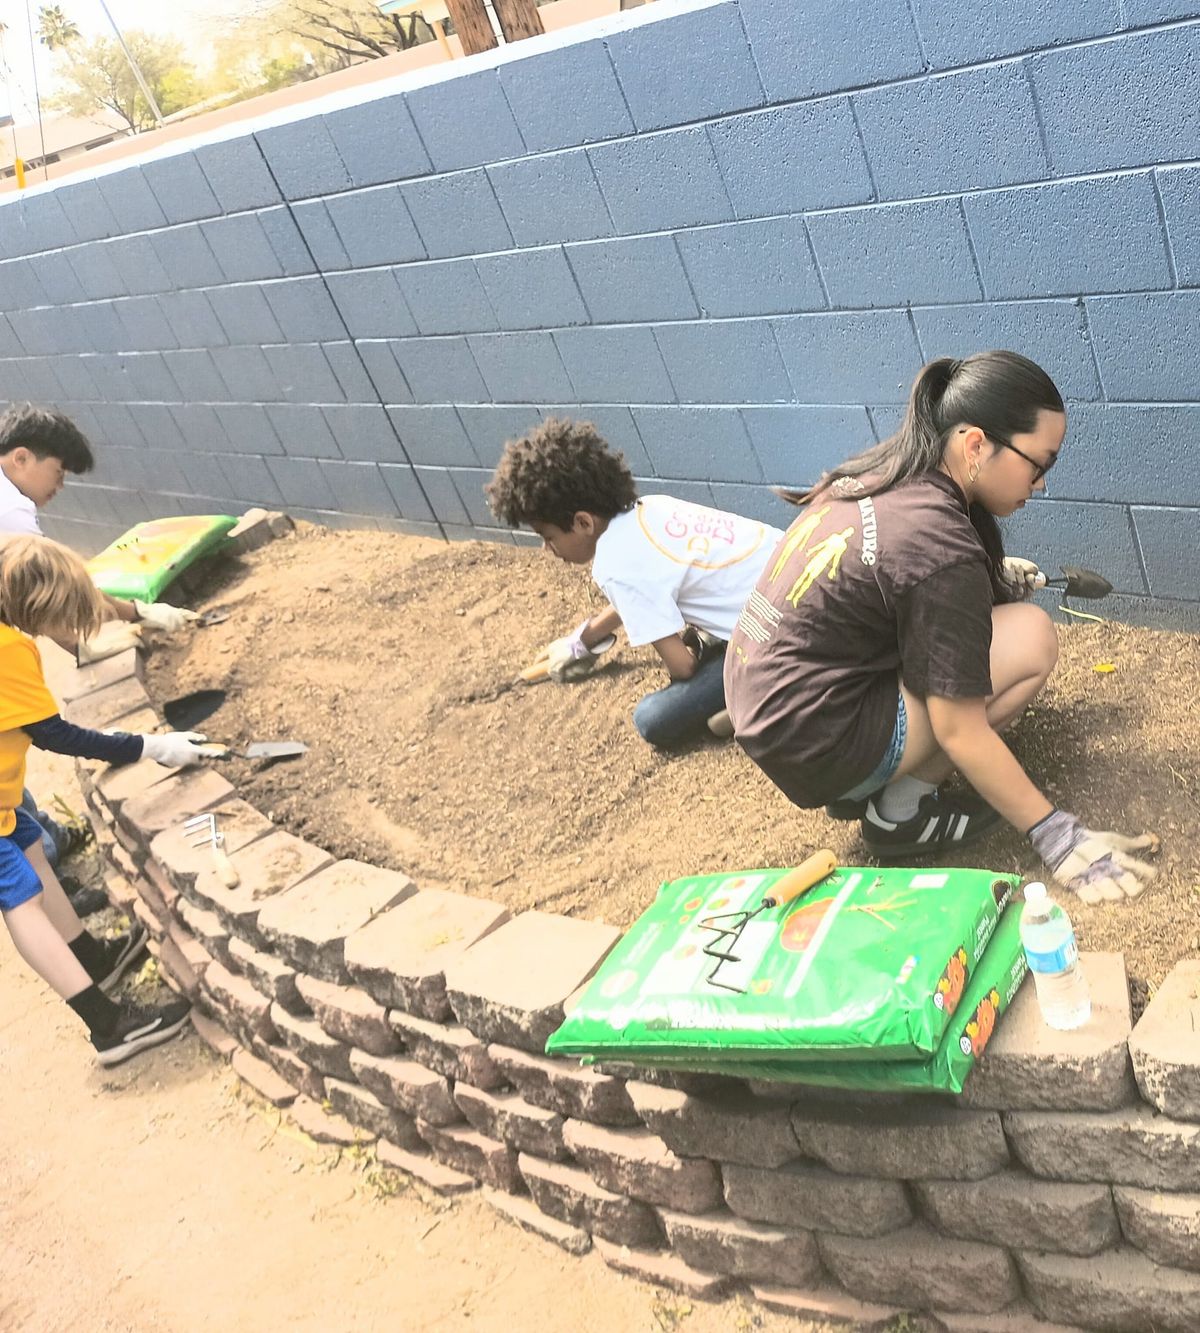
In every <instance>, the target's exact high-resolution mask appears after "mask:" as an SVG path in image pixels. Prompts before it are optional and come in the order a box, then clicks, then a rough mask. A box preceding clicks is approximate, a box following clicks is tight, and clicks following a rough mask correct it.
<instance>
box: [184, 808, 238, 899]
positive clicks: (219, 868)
mask: <svg viewBox="0 0 1200 1333" xmlns="http://www.w3.org/2000/svg"><path fill="white" fill-rule="evenodd" d="M183 827H184V832H185V836H186V837H187V840H188V841H189V842H190V843H191V845H192V846H193V847H203V846H204V844H205V843H208V845H209V846H210V847H211V848H212V857H213V869H214V870H215V871H216V873H217V878H218V879H219V880H220V881H221V883H222V884H224V885H225V887H226V888H227V889H236V888H237V886H238V885H239V884H240V883H241V882H242V877H241V875H240V874H238V868H237V866H235V865H234V864H233V862H232V861H231V860H230V859H229V853H228V852H227V851H226V850H225V835H224V834H223V833H221V832H219V831H218V830H217V817H216V815H214V814H212V813H209V814H204V815H193V816H192V817H191V818H190V819H185V820H184V821H183Z"/></svg>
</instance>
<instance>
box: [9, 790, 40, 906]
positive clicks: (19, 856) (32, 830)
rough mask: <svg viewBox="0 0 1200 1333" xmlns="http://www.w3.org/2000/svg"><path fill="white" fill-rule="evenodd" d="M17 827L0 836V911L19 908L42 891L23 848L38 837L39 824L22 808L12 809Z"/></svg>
mask: <svg viewBox="0 0 1200 1333" xmlns="http://www.w3.org/2000/svg"><path fill="white" fill-rule="evenodd" d="M14 813H15V814H16V816H17V826H16V828H14V829H13V831H12V832H11V833H6V834H4V835H2V836H0V911H2V912H8V911H11V910H12V909H13V908H14V907H20V906H21V904H22V903H25V902H28V901H29V899H30V898H33V897H35V896H36V895H37V894H39V893H41V891H42V881H41V880H40V879H39V878H38V873H37V871H36V870H34V868H33V866H31V865H30V864H29V858H28V857H27V856H26V855H25V849H26V847H32V846H33V844H34V843H35V842H41V840H42V828H41V825H40V824H39V823H38V822H37V820H36V819H34V818H33V817H32V816H31V815H28V814H26V813H25V811H24V810H17V811H15V812H14Z"/></svg>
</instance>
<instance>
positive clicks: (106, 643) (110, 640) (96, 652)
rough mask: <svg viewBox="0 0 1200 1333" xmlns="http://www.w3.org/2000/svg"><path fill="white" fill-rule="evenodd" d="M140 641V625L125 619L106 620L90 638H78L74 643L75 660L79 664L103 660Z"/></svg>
mask: <svg viewBox="0 0 1200 1333" xmlns="http://www.w3.org/2000/svg"><path fill="white" fill-rule="evenodd" d="M141 641H142V627H141V626H140V625H131V624H130V623H129V621H127V620H106V621H105V622H104V624H103V625H101V626H100V629H99V630H98V631H97V632H96V633H95V634H93V635H92V637H91V638H90V639H86V640H84V639H80V641H79V642H78V643H77V644H76V645H75V660H76V662H78V663H79V665H80V666H87V665H88V663H89V662H103V661H104V659H105V658H106V657H115V656H116V655H117V654H118V653H123V652H125V651H126V649H129V648H136V647H138V645H139V644H140V643H141Z"/></svg>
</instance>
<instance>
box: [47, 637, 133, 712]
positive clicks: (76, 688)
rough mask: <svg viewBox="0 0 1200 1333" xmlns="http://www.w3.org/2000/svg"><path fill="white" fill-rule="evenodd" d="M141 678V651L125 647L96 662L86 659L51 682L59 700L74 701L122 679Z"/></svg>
mask: <svg viewBox="0 0 1200 1333" xmlns="http://www.w3.org/2000/svg"><path fill="white" fill-rule="evenodd" d="M144 678H145V669H144V667H143V666H142V655H141V653H139V652H138V650H137V649H136V648H126V649H125V651H124V652H122V653H114V654H113V655H112V657H105V658H103V659H102V660H101V661H99V662H89V663H88V664H87V665H86V666H77V667H75V668H74V670H72V671H67V672H64V673H63V675H62V676H61V677H60V679H59V680H57V681H56V682H55V693H56V694H57V695H58V697H59V699H61V700H62V702H63V703H65V704H69V703H74V701H75V700H76V699H82V698H83V697H84V695H86V694H94V693H95V692H96V691H97V690H102V689H105V688H106V687H107V686H109V685H117V684H120V683H121V682H122V681H126V680H136V681H138V682H139V683H140V682H141V681H142V680H144Z"/></svg>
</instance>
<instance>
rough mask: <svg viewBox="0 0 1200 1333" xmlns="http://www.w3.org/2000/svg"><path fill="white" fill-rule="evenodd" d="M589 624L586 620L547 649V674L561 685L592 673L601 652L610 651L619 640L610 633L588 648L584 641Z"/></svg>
mask: <svg viewBox="0 0 1200 1333" xmlns="http://www.w3.org/2000/svg"><path fill="white" fill-rule="evenodd" d="M589 624H591V621H590V620H585V621H584V622H583V623H582V624H581V625H577V626H576V627H575V629H574V630H572V631H571V633H570V634H568V635H567V636H566V637H565V638H562V639H555V640H554V642H553V643H551V644H550V645H549V646H548V647H547V648H546V650H545V661H546V667H547V675H549V677H550V679H551V680H553V681H557V682H558V684H559V685H564V684H566V683H567V682H569V681H573V680H582V678H583V677H584V676H587V675H590V674H591V673H592V672H593V671H594V670H595V669H596V663H597V662H598V661H599V659H600V654H601V653H606V652H608V650H609V649H610V648H611V647H612V646H613V644H614V643H616V641H617V638H616V635H615V634H610V635H609V636H608V638H606V639H601V640H600V642H599V643H597V644H594V645H593V646H592V647H591V648H588V647H587V646H586V645H585V644H584V642H583V633H584V630H586V629H587V627H588V625H589Z"/></svg>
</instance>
